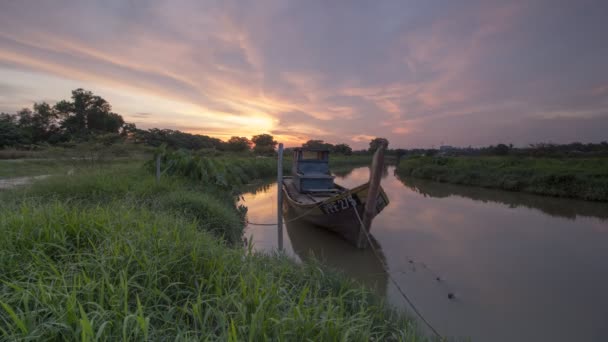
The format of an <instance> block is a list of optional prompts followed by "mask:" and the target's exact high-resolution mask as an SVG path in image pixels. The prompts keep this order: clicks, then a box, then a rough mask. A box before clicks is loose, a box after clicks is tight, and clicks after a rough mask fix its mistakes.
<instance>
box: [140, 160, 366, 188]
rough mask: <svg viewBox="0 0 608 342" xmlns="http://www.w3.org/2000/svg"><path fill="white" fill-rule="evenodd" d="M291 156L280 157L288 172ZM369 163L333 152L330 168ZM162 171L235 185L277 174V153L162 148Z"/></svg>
mask: <svg viewBox="0 0 608 342" xmlns="http://www.w3.org/2000/svg"><path fill="white" fill-rule="evenodd" d="M291 164H292V160H291V158H290V157H286V158H285V159H284V160H283V172H284V173H285V174H290V173H291V166H292V165H291ZM369 164H371V156H332V157H331V158H330V167H331V168H341V167H350V166H360V165H369ZM146 166H147V168H148V169H149V170H151V171H152V170H153V169H154V167H155V163H154V160H150V161H148V162H147V164H146ZM161 170H162V172H163V174H167V175H172V176H181V177H186V178H188V179H190V180H193V181H196V182H203V183H206V184H209V185H214V186H220V187H224V188H231V189H238V188H240V187H242V186H243V185H245V184H248V183H250V182H251V181H253V180H256V179H264V178H271V177H276V174H277V159H276V157H244V156H239V155H234V156H230V155H228V156H217V157H208V156H204V155H200V154H197V153H193V152H189V151H185V150H180V151H175V152H165V153H163V154H162V157H161Z"/></svg>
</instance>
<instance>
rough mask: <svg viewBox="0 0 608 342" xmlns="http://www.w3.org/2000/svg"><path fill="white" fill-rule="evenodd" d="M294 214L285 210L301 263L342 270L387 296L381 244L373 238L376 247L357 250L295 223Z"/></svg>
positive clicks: (323, 232)
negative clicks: (311, 261)
mask: <svg viewBox="0 0 608 342" xmlns="http://www.w3.org/2000/svg"><path fill="white" fill-rule="evenodd" d="M293 218H294V214H293V211H292V210H290V209H287V210H286V211H285V221H286V222H287V223H286V230H287V235H288V236H289V240H290V242H291V245H292V248H293V251H294V253H296V254H297V256H298V257H299V258H300V259H301V260H306V259H309V258H316V259H317V260H320V261H321V262H322V263H323V264H324V265H326V266H328V267H330V268H333V269H336V270H339V271H340V272H343V273H345V274H348V276H349V277H351V278H353V279H354V280H356V281H357V282H359V283H361V284H363V285H365V286H367V287H368V288H370V289H372V290H373V291H375V292H376V293H377V294H378V295H381V296H385V295H386V287H387V283H388V277H387V274H386V272H385V271H384V268H383V266H382V263H386V259H385V257H384V254H383V253H382V249H381V248H380V245H379V244H378V242H377V241H376V240H375V239H374V238H373V236H372V237H371V239H372V244H373V248H374V249H375V250H376V253H377V254H378V257H379V258H380V259H379V258H378V257H376V254H374V252H373V251H372V249H371V248H367V249H358V248H356V247H353V246H352V245H351V244H350V243H348V242H347V241H346V240H344V239H342V238H341V237H340V236H338V235H337V234H335V233H332V232H330V231H327V230H325V229H323V228H320V227H316V226H313V225H309V224H307V223H306V222H304V221H301V220H295V221H293V222H290V219H293Z"/></svg>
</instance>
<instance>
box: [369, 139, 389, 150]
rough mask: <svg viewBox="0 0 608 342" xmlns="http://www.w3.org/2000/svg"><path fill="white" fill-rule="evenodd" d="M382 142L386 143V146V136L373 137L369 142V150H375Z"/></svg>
mask: <svg viewBox="0 0 608 342" xmlns="http://www.w3.org/2000/svg"><path fill="white" fill-rule="evenodd" d="M382 144H386V147H387V148H388V139H386V138H374V139H372V140H371V141H370V142H369V150H368V151H369V152H372V153H373V152H376V150H377V149H378V148H379V147H380V146H382Z"/></svg>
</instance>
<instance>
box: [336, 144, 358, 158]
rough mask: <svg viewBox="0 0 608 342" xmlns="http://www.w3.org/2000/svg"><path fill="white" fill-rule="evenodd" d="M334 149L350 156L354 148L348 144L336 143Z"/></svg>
mask: <svg viewBox="0 0 608 342" xmlns="http://www.w3.org/2000/svg"><path fill="white" fill-rule="evenodd" d="M333 151H334V152H335V153H340V154H343V155H345V156H350V155H352V154H353V149H352V148H351V147H350V146H348V145H347V144H337V145H334V148H333Z"/></svg>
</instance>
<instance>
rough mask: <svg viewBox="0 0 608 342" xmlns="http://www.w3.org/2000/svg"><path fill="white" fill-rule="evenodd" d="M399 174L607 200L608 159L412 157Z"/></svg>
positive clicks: (403, 161)
mask: <svg viewBox="0 0 608 342" xmlns="http://www.w3.org/2000/svg"><path fill="white" fill-rule="evenodd" d="M397 173H398V174H399V175H400V176H402V177H416V178H424V179H430V180H434V181H438V182H446V183H454V184H463V185H473V186H482V187H488V188H498V189H503V190H509V191H522V192H528V193H534V194H539V195H548V196H557V197H570V198H580V199H585V200H593V201H608V158H586V159H582V158H576V159H568V158H563V159H557V158H522V157H410V158H407V159H403V160H401V162H400V164H399V166H398V167H397Z"/></svg>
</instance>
